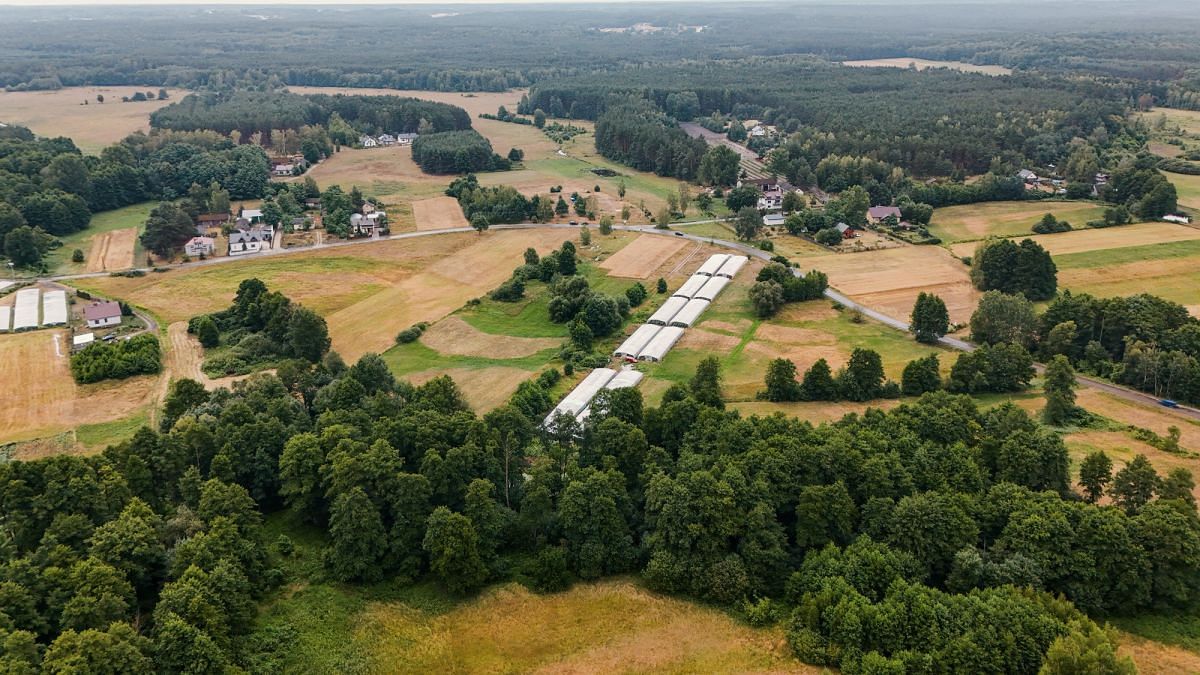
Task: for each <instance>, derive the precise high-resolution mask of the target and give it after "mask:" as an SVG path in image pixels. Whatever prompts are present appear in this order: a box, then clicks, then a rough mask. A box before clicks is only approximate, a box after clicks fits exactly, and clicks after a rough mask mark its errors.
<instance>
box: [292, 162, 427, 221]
mask: <svg viewBox="0 0 1200 675" xmlns="http://www.w3.org/2000/svg"><path fill="white" fill-rule="evenodd" d="M305 175H306V176H312V178H313V179H314V180H316V181H317V183H318V184H320V185H321V186H323V187H324V186H329V185H341V186H342V187H343V188H345V189H346V190H349V189H350V187H351V186H358V187H359V188H360V189H361V190H362V192H363V194H364V195H366V196H368V197H375V198H377V199H381V200H383V201H385V202H388V203H391V202H392V201H394V200H404V201H409V200H414V199H421V198H425V197H434V196H437V195H440V194H441V193H442V191H443V190H444V189H445V188H446V185H447V184H449V183H450V178H449V177H447V176H432V175H430V174H427V173H425V172H423V171H421V167H419V166H417V163H416V162H414V161H413V159H412V148H411V147H410V146H394V147H389V148H370V149H357V150H356V149H354V148H342V150H341V152H338V153H335V154H334V155H333V156H332V157H330V158H329V159H326V160H324V161H322V162H321V163H319V164H317V165H316V166H314V167H313V168H311V169H309V170H308V172H307V173H306V174H305ZM295 180H303V179H302V178H300V179H295ZM388 215H389V216H390V215H391V214H390V213H389V214H388Z"/></svg>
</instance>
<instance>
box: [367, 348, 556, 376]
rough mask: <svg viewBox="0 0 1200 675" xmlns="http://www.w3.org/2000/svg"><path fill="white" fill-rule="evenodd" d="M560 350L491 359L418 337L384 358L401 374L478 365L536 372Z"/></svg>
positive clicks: (389, 351) (393, 349)
mask: <svg viewBox="0 0 1200 675" xmlns="http://www.w3.org/2000/svg"><path fill="white" fill-rule="evenodd" d="M557 353H558V350H557V348H555V349H546V350H543V351H540V352H538V353H536V354H533V355H532V356H523V357H520V358H515V359H492V358H487V357H483V356H458V355H452V354H442V353H441V352H437V351H434V350H432V349H430V348H429V347H426V346H425V345H423V344H421V342H420V341H417V342H409V343H407V344H398V345H395V346H393V347H392V348H390V349H388V350H387V351H386V352H384V353H383V360H384V361H385V362H386V363H387V364H388V367H389V368H391V370H392V372H393V373H395V374H396V375H398V376H401V377H403V376H404V375H408V374H411V373H419V372H424V371H428V370H436V369H448V368H468V369H478V368H491V367H493V366H506V367H509V368H523V369H525V370H528V371H529V372H530V373H534V372H537V371H539V370H541V369H542V368H544V367H545V366H546V365H547V364H548V363H550V361H552V360H554V358H555V356H556V355H557Z"/></svg>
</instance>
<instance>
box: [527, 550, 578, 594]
mask: <svg viewBox="0 0 1200 675" xmlns="http://www.w3.org/2000/svg"><path fill="white" fill-rule="evenodd" d="M526 574H527V575H528V576H529V581H530V585H531V586H532V587H533V590H535V591H538V592H539V593H557V592H558V591H565V590H567V589H568V588H570V587H571V569H570V565H568V563H567V550H566V549H565V548H563V547H561V546H547V547H545V548H543V549H542V550H540V551H538V554H537V556H536V557H535V558H534V559H533V562H532V563H530V565H529V567H528V569H527V570H526Z"/></svg>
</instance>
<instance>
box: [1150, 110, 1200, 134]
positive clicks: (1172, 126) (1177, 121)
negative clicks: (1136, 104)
mask: <svg viewBox="0 0 1200 675" xmlns="http://www.w3.org/2000/svg"><path fill="white" fill-rule="evenodd" d="M1140 117H1141V118H1142V119H1143V120H1144V121H1145V122H1146V123H1147V124H1149V125H1150V126H1151V128H1153V127H1154V125H1155V124H1156V123H1157V121H1158V120H1160V119H1162V118H1166V126H1167V129H1169V130H1176V129H1178V130H1180V131H1182V132H1183V133H1185V134H1200V110H1180V109H1177V108H1154V109H1153V110H1150V111H1149V112H1144V113H1141V114H1140Z"/></svg>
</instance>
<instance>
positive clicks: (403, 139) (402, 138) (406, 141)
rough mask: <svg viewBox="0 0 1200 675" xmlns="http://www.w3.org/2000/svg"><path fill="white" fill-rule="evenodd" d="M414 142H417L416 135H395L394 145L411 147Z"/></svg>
mask: <svg viewBox="0 0 1200 675" xmlns="http://www.w3.org/2000/svg"><path fill="white" fill-rule="evenodd" d="M415 140H417V135H416V134H396V143H397V144H399V145H412V142H413V141H415Z"/></svg>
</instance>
